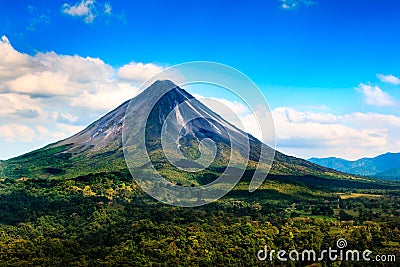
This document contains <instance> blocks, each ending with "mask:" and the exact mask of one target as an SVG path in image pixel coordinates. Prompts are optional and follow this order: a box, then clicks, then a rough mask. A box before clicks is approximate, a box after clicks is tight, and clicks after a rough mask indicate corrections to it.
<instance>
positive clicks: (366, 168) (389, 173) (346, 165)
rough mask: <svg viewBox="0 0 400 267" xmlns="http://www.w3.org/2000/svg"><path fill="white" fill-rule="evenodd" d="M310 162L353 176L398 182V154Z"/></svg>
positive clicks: (313, 160) (322, 159)
mask: <svg viewBox="0 0 400 267" xmlns="http://www.w3.org/2000/svg"><path fill="white" fill-rule="evenodd" d="M309 161H310V162H313V163H315V164H318V165H321V166H324V167H327V168H332V169H335V170H338V171H341V172H346V173H350V174H355V175H362V176H371V177H376V178H382V179H388V180H400V153H390V152H388V153H385V154H382V155H379V156H377V157H374V158H361V159H359V160H354V161H351V160H345V159H341V158H335V157H329V158H310V159H309Z"/></svg>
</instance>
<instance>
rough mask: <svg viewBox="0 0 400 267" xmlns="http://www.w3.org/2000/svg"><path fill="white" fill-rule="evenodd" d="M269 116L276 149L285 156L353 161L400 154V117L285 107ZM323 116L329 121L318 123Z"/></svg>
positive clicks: (277, 109)
mask: <svg viewBox="0 0 400 267" xmlns="http://www.w3.org/2000/svg"><path fill="white" fill-rule="evenodd" d="M272 113H273V118H274V122H275V126H276V141H277V146H278V147H280V148H281V149H282V150H283V151H285V152H287V153H292V154H297V155H302V156H303V157H305V158H307V157H315V156H317V157H327V156H333V155H334V156H338V157H343V158H348V159H357V158H361V157H368V156H376V155H378V154H381V153H385V152H387V151H399V150H400V142H398V138H397V136H398V132H399V131H400V117H397V116H394V115H385V114H377V113H361V112H355V113H349V114H345V115H342V116H336V115H333V114H329V113H327V114H321V113H317V114H316V113H312V112H302V111H298V110H295V109H292V108H288V107H280V108H276V109H274V110H273V112H272ZM324 116H326V117H327V118H330V119H329V120H324V119H323V120H322V121H321V118H322V117H324ZM293 118H295V119H293ZM299 118H300V119H299Z"/></svg>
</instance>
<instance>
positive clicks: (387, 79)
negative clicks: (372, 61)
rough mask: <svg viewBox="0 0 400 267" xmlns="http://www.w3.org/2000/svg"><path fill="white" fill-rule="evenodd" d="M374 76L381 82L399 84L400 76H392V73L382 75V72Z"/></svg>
mask: <svg viewBox="0 0 400 267" xmlns="http://www.w3.org/2000/svg"><path fill="white" fill-rule="evenodd" d="M376 77H378V79H379V80H381V82H384V83H390V84H393V85H399V84H400V78H398V77H396V76H393V75H383V74H377V75H376Z"/></svg>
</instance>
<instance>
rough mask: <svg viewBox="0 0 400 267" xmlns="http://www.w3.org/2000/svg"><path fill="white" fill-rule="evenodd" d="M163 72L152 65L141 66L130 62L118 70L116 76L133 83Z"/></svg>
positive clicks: (141, 64)
mask: <svg viewBox="0 0 400 267" xmlns="http://www.w3.org/2000/svg"><path fill="white" fill-rule="evenodd" d="M162 70H163V68H162V67H160V66H157V65H155V64H153V63H148V64H143V63H136V62H131V63H129V64H127V65H124V66H122V67H121V68H119V69H118V76H119V77H121V78H123V79H126V80H129V81H133V82H138V81H143V80H146V79H147V78H149V77H151V76H154V75H156V74H157V73H159V72H161V71H162Z"/></svg>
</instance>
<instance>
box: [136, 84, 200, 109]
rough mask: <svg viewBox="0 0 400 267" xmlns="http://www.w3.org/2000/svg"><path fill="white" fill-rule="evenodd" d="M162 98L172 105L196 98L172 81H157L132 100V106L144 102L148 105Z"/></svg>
mask: <svg viewBox="0 0 400 267" xmlns="http://www.w3.org/2000/svg"><path fill="white" fill-rule="evenodd" d="M160 98H162V99H164V101H167V102H171V103H181V102H183V101H186V100H188V99H192V98H194V97H193V96H192V95H191V94H189V93H188V92H186V91H185V90H184V89H182V88H180V87H179V86H178V85H176V84H175V83H173V82H172V81H170V80H157V81H155V82H154V83H153V84H152V85H150V86H149V87H147V88H146V89H145V90H144V91H143V92H142V93H140V94H139V95H138V96H137V97H135V98H134V99H132V103H131V104H137V103H139V102H143V103H145V104H146V105H148V103H149V102H151V101H150V100H151V99H153V100H154V99H157V100H158V99H160Z"/></svg>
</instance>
